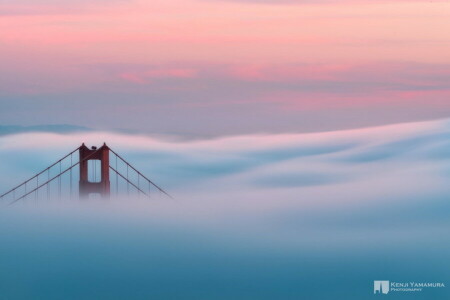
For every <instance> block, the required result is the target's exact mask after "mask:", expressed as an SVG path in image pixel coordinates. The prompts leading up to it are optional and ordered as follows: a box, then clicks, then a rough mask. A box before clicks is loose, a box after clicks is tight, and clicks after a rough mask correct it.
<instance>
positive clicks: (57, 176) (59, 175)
mask: <svg viewBox="0 0 450 300" xmlns="http://www.w3.org/2000/svg"><path fill="white" fill-rule="evenodd" d="M97 151H99V150H96V151H95V152H93V153H91V154H90V155H88V156H87V157H85V158H84V159H82V160H80V161H78V162H77V163H75V164H73V165H71V166H70V167H69V168H67V169H65V170H64V171H62V172H60V173H59V174H58V175H56V176H54V177H53V178H52V179H49V180H47V181H46V182H44V183H42V184H41V185H39V186H37V187H36V188H34V189H33V190H31V191H29V192H28V193H26V194H25V195H22V196H20V197H19V198H17V199H15V200H13V201H12V202H10V203H9V205H12V204H14V203H16V202H17V201H19V200H21V199H23V198H25V197H26V196H28V195H29V194H31V193H33V192H36V191H38V190H39V189H40V188H41V187H43V186H45V185H47V184H49V183H50V182H52V181H53V180H55V179H56V178H60V177H61V175H63V174H64V173H66V172H67V171H69V170H72V168H74V167H75V166H77V165H79V164H80V163H82V162H84V161H86V160H88V159H89V158H90V157H91V156H93V155H94V154H95V153H96V152H97ZM72 153H73V152H72ZM69 155H70V154H69ZM66 157H67V156H66ZM59 196H60V197H61V186H59Z"/></svg>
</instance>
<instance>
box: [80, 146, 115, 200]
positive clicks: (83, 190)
mask: <svg viewBox="0 0 450 300" xmlns="http://www.w3.org/2000/svg"><path fill="white" fill-rule="evenodd" d="M79 153H80V162H81V163H80V185H79V192H80V198H88V197H89V194H100V195H101V197H102V198H109V195H110V182H109V147H108V146H106V144H105V143H104V144H103V146H101V147H100V148H98V149H97V148H96V147H92V149H89V148H88V147H86V145H85V144H84V143H83V144H82V145H81V147H80V148H79ZM94 160H99V161H100V174H99V176H100V178H99V180H98V181H96V182H91V181H89V177H88V174H89V165H90V164H89V161H94ZM91 165H93V166H94V168H95V165H94V164H91ZM91 172H94V170H91Z"/></svg>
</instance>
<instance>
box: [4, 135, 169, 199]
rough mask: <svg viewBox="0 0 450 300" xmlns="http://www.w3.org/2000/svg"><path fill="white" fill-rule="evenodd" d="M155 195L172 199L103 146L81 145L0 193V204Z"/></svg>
mask: <svg viewBox="0 0 450 300" xmlns="http://www.w3.org/2000/svg"><path fill="white" fill-rule="evenodd" d="M77 152H78V155H76V154H77ZM77 185H78V189H77V188H76V186H77ZM155 194H156V195H159V196H166V197H170V198H172V197H171V196H170V195H169V194H168V193H167V192H166V191H165V190H163V189H162V188H161V187H159V186H158V185H157V184H155V183H154V182H153V181H151V180H150V179H148V178H147V177H146V176H145V175H144V174H142V173H141V172H140V171H138V170H137V169H136V168H135V167H133V166H132V165H131V164H130V163H129V162H128V161H127V160H125V159H124V158H123V157H122V156H121V155H119V154H118V153H117V152H115V151H114V150H112V149H111V148H110V147H108V146H107V145H106V143H103V145H102V146H101V147H99V148H97V147H91V148H90V149H89V148H88V147H87V146H86V145H85V144H84V143H83V144H82V145H81V146H80V147H78V148H76V149H75V150H73V151H71V152H70V153H68V154H66V155H65V156H63V157H62V158H61V159H59V160H57V161H56V162H55V163H53V164H51V165H50V166H48V167H47V168H45V169H44V170H42V171H41V172H39V173H37V174H35V175H34V176H32V177H30V178H29V179H27V180H25V181H23V182H22V183H20V184H19V185H17V186H15V187H14V188H12V189H10V190H8V191H7V192H5V193H3V194H1V195H0V205H2V204H9V205H11V204H14V203H17V202H28V201H30V200H31V201H32V200H34V201H35V202H39V201H41V200H45V199H46V200H47V201H49V200H51V199H55V198H56V199H60V200H61V199H63V200H65V199H73V198H79V199H90V198H91V196H92V195H98V196H100V197H101V198H102V199H109V198H110V197H111V196H116V197H122V196H124V195H127V196H132V195H138V196H139V197H140V196H144V197H148V198H151V197H153V196H155Z"/></svg>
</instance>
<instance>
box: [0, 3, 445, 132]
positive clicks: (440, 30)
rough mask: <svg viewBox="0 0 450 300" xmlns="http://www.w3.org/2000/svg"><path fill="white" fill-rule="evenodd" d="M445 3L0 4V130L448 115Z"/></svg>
mask: <svg viewBox="0 0 450 300" xmlns="http://www.w3.org/2000/svg"><path fill="white" fill-rule="evenodd" d="M449 19H450V2H448V1H432V2H430V1H356V0H355V1H332V0H330V1H327V0H322V1H312V0H311V1H294V0H292V1H270V0H269V1H263V0H260V1H258V0H253V1H252V0H242V1H239V0H234V1H226V0H222V1H221V0H183V1H180V0H155V1H153V0H152V1H140V0H130V1H128V0H117V1H106V0H91V1H56V0H14V1H13V0H1V1H0V54H1V55H0V70H1V71H0V120H1V121H0V125H10V124H18V125H39V124H62V123H64V124H73V125H83V126H88V127H96V128H102V129H113V128H122V129H131V130H140V131H147V132H156V133H179V134H200V135H201V134H206V135H220V134H241V133H255V132H302V131H321V130H334V129H342V128H351V127H361V126H371V125H383V124H387V123H397V122H406V121H418V120H428V119H437V118H446V117H449V116H450V101H449V96H450V67H449V66H450V22H449Z"/></svg>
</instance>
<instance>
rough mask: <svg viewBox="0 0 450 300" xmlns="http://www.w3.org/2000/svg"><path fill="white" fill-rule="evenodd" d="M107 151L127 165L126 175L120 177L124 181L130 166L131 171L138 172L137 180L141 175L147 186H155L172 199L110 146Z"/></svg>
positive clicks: (127, 179)
mask: <svg viewBox="0 0 450 300" xmlns="http://www.w3.org/2000/svg"><path fill="white" fill-rule="evenodd" d="M109 151H111V152H112V153H113V154H114V155H115V156H116V158H119V159H120V160H121V161H122V162H124V163H125V164H126V166H127V177H126V178H124V177H122V178H124V179H125V180H126V181H128V182H129V178H128V168H131V169H132V170H133V171H135V172H136V174H138V182H139V178H140V177H142V178H143V179H144V180H145V181H146V182H147V183H148V184H149V186H153V187H155V188H156V189H157V190H158V191H160V192H161V193H163V194H164V195H166V196H167V197H169V198H171V199H173V197H172V196H170V195H169V194H168V193H167V192H166V191H165V190H163V189H162V188H161V187H159V186H158V185H157V184H155V183H154V182H153V181H151V180H150V179H148V178H147V177H146V176H145V175H144V174H142V173H141V172H139V171H138V170H137V169H136V168H135V167H133V166H132V165H131V164H130V163H129V162H128V161H126V160H125V159H124V158H123V157H122V156H120V155H119V154H118V153H117V152H115V151H114V150H113V149H111V148H109ZM110 168H111V169H113V168H112V167H111V165H110ZM116 168H117V163H116ZM113 171H115V172H116V174H118V175H121V174H120V173H118V172H117V170H114V169H113ZM138 185H139V184H138ZM144 194H145V193H144Z"/></svg>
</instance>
